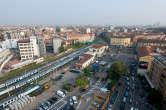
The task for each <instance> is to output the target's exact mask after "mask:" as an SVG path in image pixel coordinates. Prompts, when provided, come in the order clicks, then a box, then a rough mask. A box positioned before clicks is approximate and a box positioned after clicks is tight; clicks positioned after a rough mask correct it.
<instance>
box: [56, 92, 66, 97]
mask: <svg viewBox="0 0 166 110" xmlns="http://www.w3.org/2000/svg"><path fill="white" fill-rule="evenodd" d="M56 94H57V95H58V96H60V97H65V94H64V93H63V92H62V91H60V90H58V91H56Z"/></svg>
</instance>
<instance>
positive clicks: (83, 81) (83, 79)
mask: <svg viewBox="0 0 166 110" xmlns="http://www.w3.org/2000/svg"><path fill="white" fill-rule="evenodd" d="M88 84H89V82H88V78H87V77H86V76H83V75H81V76H80V77H79V78H78V79H77V80H76V85H77V86H79V87H80V89H85V88H86V87H87V86H88Z"/></svg>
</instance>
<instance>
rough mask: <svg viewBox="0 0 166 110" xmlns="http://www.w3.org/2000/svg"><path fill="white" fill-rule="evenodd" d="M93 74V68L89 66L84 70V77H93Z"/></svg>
mask: <svg viewBox="0 0 166 110" xmlns="http://www.w3.org/2000/svg"><path fill="white" fill-rule="evenodd" d="M91 72H92V68H91V67H89V66H88V67H86V68H85V69H84V75H85V76H87V77H88V76H90V75H91Z"/></svg>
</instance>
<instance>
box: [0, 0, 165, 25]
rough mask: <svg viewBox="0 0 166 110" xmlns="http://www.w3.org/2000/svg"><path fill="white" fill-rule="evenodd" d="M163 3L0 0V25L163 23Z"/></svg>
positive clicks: (107, 0) (159, 1) (149, 0)
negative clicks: (0, 0)
mask: <svg viewBox="0 0 166 110" xmlns="http://www.w3.org/2000/svg"><path fill="white" fill-rule="evenodd" d="M165 3H166V1H164V0H158V1H156V0H147V1H144V0H139V1H133V0H126V1H120V0H116V1H115V0H110V1H109V0H104V1H95V0H91V1H88V0H84V1H81V0H77V1H76V0H70V1H65V0H61V1H54V0H47V1H41V0H40V1H39V0H35V1H33V0H28V1H22V0H13V1H10V0H5V1H2V2H1V7H0V13H1V21H0V25H20V24H23V25H31V24H35V25H83V24H87V25H92V24H93V25H106V24H113V25H149V24H156V23H160V24H161V25H166V22H165V20H164V18H166V15H165V14H164V10H166V8H165V7H164V4H165ZM156 7H157V8H156Z"/></svg>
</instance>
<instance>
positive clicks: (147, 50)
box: [138, 46, 153, 57]
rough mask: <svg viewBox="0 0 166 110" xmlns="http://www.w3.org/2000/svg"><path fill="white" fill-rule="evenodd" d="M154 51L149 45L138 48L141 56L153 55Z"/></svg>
mask: <svg viewBox="0 0 166 110" xmlns="http://www.w3.org/2000/svg"><path fill="white" fill-rule="evenodd" d="M152 52H153V51H152V49H151V48H150V47H147V46H145V47H139V48H138V56H139V57H144V56H149V55H151V56H153V54H152Z"/></svg>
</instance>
